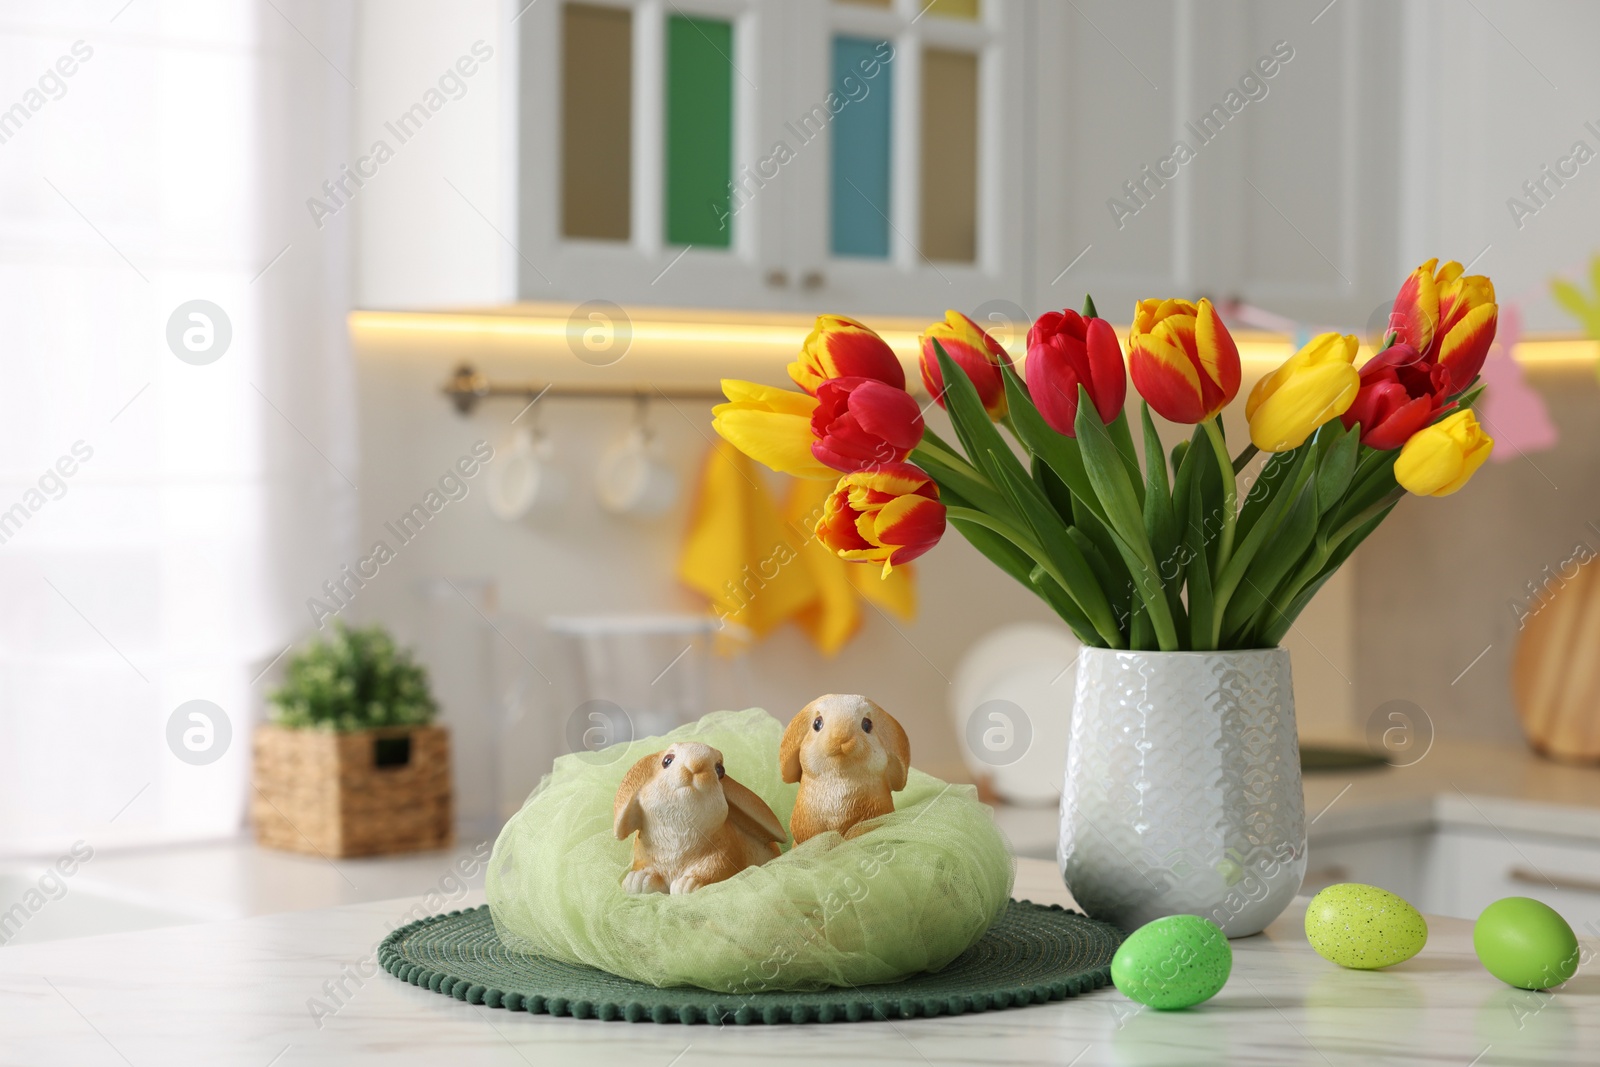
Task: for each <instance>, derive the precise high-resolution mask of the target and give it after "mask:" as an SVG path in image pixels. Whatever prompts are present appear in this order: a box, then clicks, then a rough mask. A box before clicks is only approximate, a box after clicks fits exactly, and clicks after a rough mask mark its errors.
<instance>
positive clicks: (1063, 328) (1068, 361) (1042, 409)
mask: <svg viewBox="0 0 1600 1067" xmlns="http://www.w3.org/2000/svg"><path fill="white" fill-rule="evenodd" d="M1022 369H1023V374H1024V376H1025V377H1026V378H1027V381H1028V392H1029V394H1030V395H1031V396H1032V397H1033V404H1034V406H1035V407H1037V408H1038V409H1039V414H1040V415H1041V416H1043V417H1044V421H1045V422H1046V423H1048V424H1049V425H1050V427H1051V429H1053V430H1055V431H1056V432H1057V433H1063V434H1066V435H1067V436H1068V437H1076V436H1077V432H1076V430H1075V429H1074V427H1075V425H1076V420H1077V417H1078V386H1080V385H1082V386H1083V387H1084V388H1085V389H1087V390H1088V391H1089V399H1090V400H1091V401H1093V402H1094V409H1095V413H1096V414H1097V415H1099V416H1100V421H1101V422H1106V423H1109V422H1111V421H1112V420H1113V419H1115V418H1116V417H1117V414H1118V413H1119V412H1121V411H1122V404H1123V401H1125V400H1126V399H1127V397H1128V372H1127V368H1126V367H1124V366H1123V364H1122V346H1121V345H1120V344H1119V343H1118V342H1117V334H1116V331H1115V330H1113V329H1112V328H1111V324H1110V323H1109V322H1107V321H1106V320H1105V319H1086V318H1084V317H1083V316H1082V315H1079V314H1078V313H1077V312H1076V311H1071V310H1067V311H1047V312H1045V313H1044V314H1043V315H1040V316H1039V318H1038V319H1037V320H1036V321H1035V322H1034V324H1033V327H1032V328H1031V329H1030V330H1029V331H1028V356H1027V358H1026V359H1025V360H1023V363H1022Z"/></svg>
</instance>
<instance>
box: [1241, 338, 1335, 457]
mask: <svg viewBox="0 0 1600 1067" xmlns="http://www.w3.org/2000/svg"><path fill="white" fill-rule="evenodd" d="M1358 347H1359V344H1358V343H1357V341H1356V337H1355V334H1342V335H1341V334H1337V333H1320V334H1318V335H1317V336H1315V337H1313V338H1312V339H1311V340H1310V341H1307V342H1306V344H1305V345H1304V347H1302V348H1301V349H1300V351H1298V352H1296V353H1295V354H1294V355H1292V356H1290V357H1289V358H1288V359H1286V360H1284V362H1283V365H1282V366H1280V367H1279V368H1278V369H1277V370H1275V371H1273V372H1272V373H1271V374H1269V375H1267V376H1266V377H1265V378H1262V379H1261V380H1260V381H1259V382H1257V383H1256V385H1255V388H1254V389H1252V390H1250V399H1248V400H1246V401H1245V405H1244V417H1245V418H1247V419H1249V420H1250V442H1251V443H1252V444H1254V445H1255V446H1256V447H1257V448H1259V449H1261V451H1263V452H1287V451H1289V450H1290V449H1291V448H1299V447H1300V446H1301V445H1303V444H1305V443H1306V438H1308V437H1310V436H1311V435H1312V433H1314V432H1315V431H1316V429H1317V427H1319V426H1321V425H1322V424H1323V423H1325V422H1327V421H1328V420H1329V419H1335V418H1338V417H1339V416H1340V415H1342V414H1343V413H1344V411H1345V409H1346V408H1348V407H1349V406H1350V404H1351V402H1352V401H1354V400H1355V398H1356V393H1357V391H1358V390H1359V389H1360V387H1361V376H1360V375H1359V374H1357V373H1356V368H1355V366H1354V363H1355V358H1356V349H1357V348H1358Z"/></svg>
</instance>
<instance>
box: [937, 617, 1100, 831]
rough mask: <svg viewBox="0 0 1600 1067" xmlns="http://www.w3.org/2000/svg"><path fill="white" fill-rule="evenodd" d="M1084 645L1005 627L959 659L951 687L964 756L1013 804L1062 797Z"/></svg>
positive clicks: (1053, 630)
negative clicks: (1073, 700)
mask: <svg viewBox="0 0 1600 1067" xmlns="http://www.w3.org/2000/svg"><path fill="white" fill-rule="evenodd" d="M1081 648H1082V646H1081V645H1080V644H1079V643H1078V639H1077V638H1076V637H1073V636H1072V632H1071V631H1070V630H1067V629H1066V628H1065V627H1060V626H1048V625H1043V624H1040V623H1018V624H1016V625H1014V626H1003V627H1001V628H1000V629H998V630H995V631H994V632H993V633H990V634H988V635H987V636H985V637H983V638H982V639H980V640H979V641H978V642H977V643H975V644H974V645H973V646H972V647H971V648H970V649H969V650H968V651H967V654H966V655H965V656H964V657H962V660H961V663H960V665H959V666H958V667H957V668H956V672H955V677H954V679H953V681H952V684H951V687H950V694H951V702H950V714H951V717H952V720H953V722H954V725H955V729H956V736H957V738H958V739H959V740H960V742H961V755H962V758H963V759H965V760H966V762H967V767H968V769H969V770H971V771H972V772H973V774H975V775H983V776H986V777H988V778H989V779H990V781H991V783H992V784H993V786H994V790H995V792H996V793H998V794H999V795H1000V796H1001V797H1002V798H1004V799H1005V800H1007V801H1009V802H1011V803H1014V804H1040V805H1042V804H1053V803H1055V802H1056V800H1057V799H1058V798H1059V797H1060V795H1061V781H1062V776H1063V774H1064V773H1065V769H1066V761H1067V737H1068V734H1069V732H1070V727H1071V723H1072V694H1073V689H1074V687H1075V686H1076V684H1077V672H1076V671H1075V670H1074V669H1073V668H1074V666H1075V664H1076V663H1077V659H1078V653H1079V651H1080V650H1081Z"/></svg>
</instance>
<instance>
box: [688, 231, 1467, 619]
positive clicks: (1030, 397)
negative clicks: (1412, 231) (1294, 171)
mask: <svg viewBox="0 0 1600 1067" xmlns="http://www.w3.org/2000/svg"><path fill="white" fill-rule="evenodd" d="M1497 313H1498V312H1497V308H1496V305H1495V302H1494V287H1493V285H1492V284H1491V283H1490V281H1489V279H1488V278H1486V277H1482V276H1478V275H1470V276H1469V275H1466V274H1465V272H1464V271H1463V269H1462V267H1461V264H1459V263H1454V262H1451V263H1446V264H1445V265H1444V266H1443V267H1439V266H1438V261H1437V260H1430V261H1429V262H1427V263H1425V264H1424V265H1422V266H1421V267H1418V268H1417V269H1416V271H1414V272H1413V273H1412V274H1411V276H1410V277H1409V278H1407V279H1406V281H1405V284H1404V285H1402V286H1401V287H1400V292H1399V294H1398V296H1397V297H1396V298H1395V303H1394V311H1393V314H1392V315H1391V316H1390V320H1389V321H1390V325H1389V329H1388V332H1387V335H1386V336H1385V337H1384V339H1383V343H1382V345H1381V346H1380V347H1381V351H1379V352H1378V354H1377V355H1375V356H1373V357H1372V358H1371V359H1369V360H1368V361H1367V362H1366V363H1365V364H1363V365H1362V366H1361V367H1360V368H1357V367H1356V366H1355V357H1356V352H1357V348H1358V345H1357V341H1356V338H1355V337H1354V336H1353V335H1340V334H1337V333H1324V334H1321V335H1319V336H1317V337H1314V338H1312V339H1311V341H1310V342H1308V343H1307V344H1306V345H1305V347H1303V348H1301V349H1300V350H1299V351H1298V352H1296V353H1295V354H1294V355H1293V356H1291V357H1289V359H1288V360H1286V361H1285V362H1284V363H1283V364H1282V365H1281V366H1280V367H1278V368H1277V369H1276V370H1274V371H1272V372H1271V373H1270V374H1268V375H1267V376H1266V377H1264V378H1262V379H1261V380H1260V382H1258V383H1257V384H1256V386H1255V388H1254V389H1253V390H1252V391H1251V393H1250V395H1249V397H1248V399H1247V400H1246V401H1245V415H1246V418H1247V419H1248V421H1249V425H1250V443H1249V444H1248V445H1246V446H1245V447H1244V448H1242V449H1241V450H1240V451H1239V452H1238V454H1237V455H1235V454H1233V453H1232V452H1230V450H1229V446H1228V443H1227V441H1226V439H1225V437H1224V434H1223V428H1222V420H1221V417H1220V413H1221V411H1222V410H1223V409H1224V408H1225V407H1226V406H1227V405H1228V404H1230V403H1232V402H1233V401H1234V399H1235V398H1236V396H1237V394H1238V392H1239V386H1240V367H1239V352H1238V349H1237V347H1236V346H1235V344H1234V341H1233V338H1232V337H1231V336H1230V334H1229V333H1228V328H1227V326H1225V325H1224V324H1223V321H1222V319H1221V317H1220V316H1219V315H1218V314H1217V310H1216V308H1214V307H1213V306H1212V305H1211V302H1210V301H1208V300H1201V301H1200V302H1199V303H1198V304H1194V303H1191V302H1189V301H1187V300H1141V301H1140V302H1139V303H1138V305H1137V306H1136V307H1135V308H1134V315H1133V325H1132V328H1131V329H1130V330H1129V331H1128V337H1127V347H1126V353H1124V349H1123V346H1122V344H1121V343H1119V341H1118V338H1117V335H1116V333H1115V332H1114V331H1113V330H1112V328H1111V325H1110V324H1109V323H1108V322H1106V320H1104V319H1101V318H1099V317H1097V316H1096V314H1095V309H1094V303H1093V301H1092V300H1089V301H1087V302H1086V304H1085V307H1084V311H1083V313H1082V314H1079V313H1077V312H1074V311H1052V312H1048V313H1046V314H1044V315H1041V316H1040V317H1039V319H1038V320H1037V321H1036V322H1035V323H1034V324H1033V327H1032V329H1030V330H1029V332H1028V339H1027V353H1026V356H1025V358H1024V359H1023V361H1022V367H1021V370H1020V372H1019V370H1018V369H1017V367H1016V366H1015V365H1014V364H1013V362H1012V360H1011V358H1010V356H1009V355H1008V354H1007V353H1006V351H1005V350H1004V348H1002V347H1001V345H1000V344H998V343H997V342H996V341H995V340H994V339H993V338H992V337H990V336H989V335H988V334H987V333H985V332H984V331H983V330H982V329H981V328H980V327H979V326H978V325H977V324H976V323H974V322H973V321H972V320H971V319H968V318H967V317H966V316H964V315H961V314H959V313H957V312H954V311H951V312H948V313H947V314H946V316H945V321H944V322H940V323H935V324H934V325H932V326H930V327H929V328H928V329H927V330H926V331H925V332H924V333H923V334H922V338H921V342H922V345H921V347H922V352H921V370H922V380H923V383H924V385H926V387H927V389H928V392H929V393H930V394H931V395H932V396H933V398H934V399H935V400H936V401H937V402H938V403H939V404H940V406H942V407H943V408H944V409H945V410H946V412H947V413H948V414H949V416H950V422H951V424H952V426H953V427H954V431H955V437H956V442H955V443H952V442H947V441H945V440H943V439H941V438H940V437H939V436H938V435H936V434H935V433H933V432H932V431H931V430H929V429H928V428H927V426H926V425H924V422H923V418H922V409H921V408H920V406H919V405H918V403H917V401H916V399H915V398H913V397H912V396H911V395H910V394H909V393H908V392H906V389H905V384H906V382H905V372H904V370H903V368H902V367H901V365H900V361H899V360H898V359H897V358H896V357H895V355H894V352H893V351H892V350H891V349H890V348H889V346H888V344H886V343H885V342H884V341H883V340H882V339H881V338H880V337H878V335H877V334H875V333H873V332H872V331H871V330H869V329H867V328H866V327H865V326H863V325H861V324H860V323H859V322H856V321H854V320H853V319H848V318H844V317H842V316H836V315H824V316H822V317H820V318H819V319H818V320H817V325H816V328H815V329H814V330H813V331H812V333H811V335H810V336H809V337H807V339H806V342H805V346H804V349H803V350H802V351H801V353H800V358H799V359H798V360H797V361H796V362H794V363H792V364H791V365H790V367H789V373H790V376H791V377H792V378H793V379H794V381H795V384H797V385H798V386H799V387H800V388H801V390H803V392H799V393H796V392H793V391H791V390H787V389H776V388H772V387H769V386H763V385H757V384H755V383H752V382H742V381H732V380H725V381H724V382H723V383H722V385H723V391H724V392H725V394H726V395H727V398H728V403H726V404H721V405H718V406H717V407H716V408H715V409H714V426H715V427H716V430H717V432H718V433H720V434H721V435H722V436H723V437H724V438H726V439H727V440H728V441H730V442H732V443H733V444H734V445H735V446H736V447H738V448H739V449H740V450H742V451H743V452H744V453H745V454H747V455H749V456H750V457H751V458H752V459H755V460H756V461H758V462H760V463H763V464H765V465H767V466H768V467H771V468H772V469H773V470H777V471H782V472H786V473H789V474H793V475H798V476H801V477H809V478H827V479H830V480H833V479H837V482H838V485H837V488H836V489H835V490H834V492H833V493H832V495H831V496H830V497H829V498H828V500H827V502H826V504H825V505H824V507H823V511H822V514H821V517H820V518H819V519H818V520H817V523H816V530H815V532H816V536H817V538H818V539H819V540H820V541H821V542H822V543H823V544H825V545H826V546H827V547H828V548H830V549H831V550H833V551H834V552H835V553H837V554H838V555H839V556H840V557H842V558H843V559H846V560H854V561H860V562H867V563H881V564H882V565H883V571H884V573H885V574H887V573H888V572H889V571H890V570H891V569H892V568H893V567H895V566H897V565H900V564H903V563H906V562H908V561H910V560H912V559H915V558H916V557H918V556H920V555H922V554H923V553H924V552H926V551H928V549H930V548H932V547H933V546H934V544H936V543H937V542H938V541H939V539H940V537H942V536H943V534H944V531H945V527H946V524H947V523H948V524H950V525H953V526H955V528H956V529H957V530H959V531H960V532H961V533H962V535H963V536H965V537H966V539H967V540H968V541H970V542H971V543H972V545H973V546H974V547H975V548H977V549H978V551H979V552H982V553H983V554H984V555H985V556H986V557H987V558H988V559H989V560H991V561H992V562H993V563H994V564H995V565H996V566H998V567H999V568H1000V569H1001V570H1003V571H1005V572H1006V573H1007V574H1009V575H1011V576H1012V577H1013V578H1015V579H1016V580H1017V581H1018V582H1020V583H1022V584H1023V585H1024V586H1026V587H1027V588H1028V589H1029V590H1030V591H1032V592H1033V593H1035V594H1036V595H1038V596H1039V597H1040V598H1041V599H1043V600H1044V601H1045V603H1047V604H1049V605H1050V607H1051V608H1052V609H1053V610H1054V611H1055V612H1056V613H1057V614H1059V615H1060V616H1061V618H1062V619H1063V620H1065V621H1066V623H1067V625H1068V626H1070V627H1071V628H1072V630H1073V632H1074V633H1075V634H1077V636H1078V638H1079V639H1080V640H1081V641H1083V642H1084V643H1085V644H1087V645H1092V646H1097V647H1103V648H1124V649H1160V650H1163V651H1177V650H1195V651H1199V650H1212V649H1236V648H1265V647H1272V646H1275V645H1277V644H1278V643H1279V642H1280V641H1281V640H1282V639H1283V637H1284V635H1285V634H1286V633H1287V632H1288V630H1289V627H1290V626H1291V624H1292V623H1293V622H1294V620H1295V617H1296V616H1297V615H1299V613H1300V612H1301V611H1302V610H1303V609H1304V608H1305V606H1306V604H1307V603H1308V602H1309V601H1310V600H1311V598H1312V596H1314V595H1315V594H1316V592H1317V590H1318V589H1320V588H1321V587H1322V585H1323V583H1325V582H1326V581H1327V580H1328V578H1329V577H1330V576H1331V575H1332V574H1333V572H1334V571H1335V570H1337V569H1338V568H1339V566H1340V565H1341V564H1342V563H1343V562H1344V561H1345V560H1346V559H1347V558H1349V556H1350V554H1351V553H1352V552H1353V551H1355V549H1356V546H1358V545H1359V544H1361V542H1362V540H1363V539H1365V538H1366V537H1367V535H1368V534H1370V533H1371V532H1372V531H1373V530H1374V529H1375V528H1376V527H1377V526H1378V524H1379V523H1381V522H1382V521H1383V520H1384V518H1385V516H1387V515H1388V514H1389V512H1390V510H1392V509H1393V508H1394V506H1395V504H1396V503H1398V502H1399V500H1400V498H1401V497H1402V496H1404V495H1405V493H1406V492H1407V491H1409V492H1411V493H1414V494H1417V495H1419V496H1447V495H1449V494H1451V493H1454V492H1455V491H1456V490H1458V489H1460V488H1461V487H1462V486H1463V485H1465V484H1466V483H1467V481H1468V479H1470V478H1471V477H1472V474H1473V472H1474V471H1476V470H1477V469H1478V467H1480V466H1481V465H1482V464H1483V462H1484V460H1486V459H1487V458H1488V456H1489V452H1490V450H1491V448H1492V447H1493V444H1494V442H1493V441H1492V440H1491V439H1490V438H1489V437H1488V436H1487V435H1486V434H1485V433H1484V432H1483V430H1482V429H1481V428H1480V427H1479V425H1478V422H1477V419H1476V417H1475V416H1474V414H1473V410H1472V404H1473V401H1474V400H1475V399H1476V397H1477V395H1478V392H1479V390H1478V389H1476V388H1475V383H1476V381H1477V377H1478V371H1479V368H1481V367H1482V366H1483V362H1484V359H1485V357H1486V356H1487V355H1488V352H1489V345H1490V343H1491V342H1492V341H1493V339H1494V332H1495V325H1496V318H1497ZM1130 377H1131V378H1132V380H1133V386H1134V388H1135V389H1136V390H1138V392H1139V395H1140V396H1141V397H1142V398H1143V403H1142V404H1141V405H1140V411H1139V427H1138V430H1137V432H1138V433H1139V434H1140V435H1141V437H1142V438H1143V444H1144V450H1143V456H1144V459H1143V464H1142V465H1141V462H1140V458H1139V453H1138V452H1137V451H1136V449H1135V447H1134V434H1135V432H1136V431H1135V429H1134V428H1133V426H1132V425H1131V423H1130V420H1129V417H1128V414H1127V412H1126V411H1125V410H1124V402H1125V400H1126V398H1127V383H1128V379H1129V378H1130ZM1152 410H1153V411H1154V412H1155V413H1156V414H1158V415H1160V416H1161V417H1162V418H1164V419H1166V420H1167V421H1169V422H1174V423H1179V424H1183V425H1189V426H1193V427H1194V428H1195V429H1194V431H1193V433H1192V435H1191V436H1190V437H1189V438H1188V439H1187V440H1182V441H1179V442H1177V443H1176V445H1175V447H1173V448H1172V450H1171V451H1170V452H1168V451H1167V449H1166V447H1165V446H1164V445H1163V443H1162V441H1161V438H1160V435H1159V434H1158V433H1157V430H1156V425H1155V422H1154V420H1153V419H1152V418H1151V412H1152ZM1001 427H1004V429H1005V430H1006V431H1007V432H1008V433H1009V435H1010V437H1011V440H1010V441H1008V440H1007V439H1006V436H1005V435H1004V434H1002V433H1001ZM1261 453H1266V454H1267V459H1266V461H1265V463H1264V464H1262V465H1260V467H1259V472H1258V474H1257V476H1256V478H1255V480H1254V482H1253V483H1251V484H1250V486H1249V487H1248V490H1243V486H1242V479H1241V474H1243V473H1244V472H1245V471H1246V469H1247V468H1248V467H1250V465H1251V462H1252V460H1254V459H1255V458H1256V457H1257V455H1258V454H1261Z"/></svg>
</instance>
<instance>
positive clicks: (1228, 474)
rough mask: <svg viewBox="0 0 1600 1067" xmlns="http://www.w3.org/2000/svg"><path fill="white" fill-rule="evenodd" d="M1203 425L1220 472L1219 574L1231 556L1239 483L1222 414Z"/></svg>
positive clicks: (1236, 521)
mask: <svg viewBox="0 0 1600 1067" xmlns="http://www.w3.org/2000/svg"><path fill="white" fill-rule="evenodd" d="M1203 425H1204V426H1205V428H1206V436H1207V437H1209V438H1211V447H1212V450H1213V451H1215V452H1216V454H1217V470H1218V471H1219V472H1220V473H1221V474H1222V502H1223V508H1222V532H1221V534H1220V535H1219V538H1218V542H1217V572H1218V573H1219V574H1220V573H1221V571H1222V568H1224V567H1226V566H1227V565H1228V560H1229V559H1230V558H1231V557H1232V556H1233V531H1234V527H1235V526H1236V525H1237V524H1238V521H1239V483H1238V480H1237V479H1236V478H1235V477H1234V468H1233V459H1232V457H1230V456H1229V455H1228V442H1227V441H1225V440H1224V439H1223V437H1222V416H1220V415H1219V416H1217V417H1216V418H1212V419H1207V420H1206V422H1205V423H1204V424H1203ZM1250 447H1251V448H1252V449H1253V448H1254V447H1255V446H1254V445H1251V446H1250ZM1247 451H1248V450H1247Z"/></svg>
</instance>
